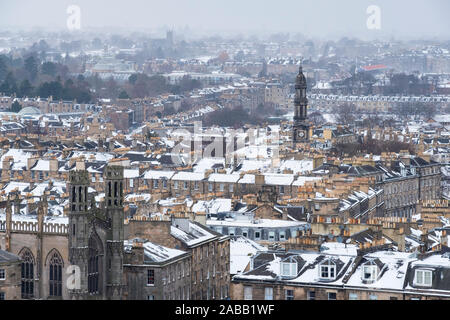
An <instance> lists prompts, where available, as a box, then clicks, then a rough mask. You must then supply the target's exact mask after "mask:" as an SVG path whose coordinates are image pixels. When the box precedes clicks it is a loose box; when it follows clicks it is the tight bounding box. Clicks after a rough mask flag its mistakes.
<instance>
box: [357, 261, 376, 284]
mask: <svg viewBox="0 0 450 320" xmlns="http://www.w3.org/2000/svg"><path fill="white" fill-rule="evenodd" d="M377 271H378V268H377V266H376V265H372V264H370V263H368V264H365V265H363V266H362V275H361V278H362V280H363V281H365V282H374V281H375V280H376V279H377Z"/></svg>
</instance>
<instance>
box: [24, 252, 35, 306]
mask: <svg viewBox="0 0 450 320" xmlns="http://www.w3.org/2000/svg"><path fill="white" fill-rule="evenodd" d="M20 257H21V258H22V272H21V280H22V299H32V298H34V261H35V260H34V256H33V254H32V253H31V251H30V250H29V249H27V248H24V249H23V250H22V252H21V254H20Z"/></svg>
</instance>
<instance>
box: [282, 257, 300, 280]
mask: <svg viewBox="0 0 450 320" xmlns="http://www.w3.org/2000/svg"><path fill="white" fill-rule="evenodd" d="M281 276H282V277H295V276H297V262H296V261H295V260H294V259H292V258H291V259H288V260H286V261H284V262H281Z"/></svg>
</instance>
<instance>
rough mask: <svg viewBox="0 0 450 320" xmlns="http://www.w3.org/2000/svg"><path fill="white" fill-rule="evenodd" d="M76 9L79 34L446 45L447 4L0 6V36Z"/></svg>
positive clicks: (259, 0)
mask: <svg viewBox="0 0 450 320" xmlns="http://www.w3.org/2000/svg"><path fill="white" fill-rule="evenodd" d="M70 5H77V6H79V7H80V9H81V31H91V30H94V29H97V30H98V29H99V28H101V29H106V28H107V29H109V30H111V31H112V30H122V31H130V32H132V31H142V32H152V31H153V32H155V31H157V30H161V29H164V28H173V29H174V30H185V28H186V26H187V27H188V28H189V30H190V31H191V32H195V33H197V34H201V33H204V34H211V35H212V34H220V33H222V34H226V33H228V34H230V33H232V34H255V35H264V34H268V33H277V32H289V33H291V34H296V33H300V34H303V35H304V36H306V37H317V38H336V37H343V36H347V37H357V38H361V39H365V40H370V39H375V38H396V39H440V40H449V39H450V19H448V17H446V14H448V12H450V2H449V1H448V0H430V1H426V2H425V1H421V0H410V1H407V0H397V1H390V0H342V1H335V0H315V1H314V2H311V1H303V0H279V1H276V2H274V1H268V0H245V1H238V0H229V1H226V2H218V1H211V0H209V1H207V0H166V1H164V2H162V1H145V0H129V1H126V2H120V3H116V2H115V3H111V1H107V0H96V1H95V2H93V1H87V0H59V1H51V0H40V1H31V0H15V1H14V2H6V3H2V4H0V30H3V31H4V30H6V29H8V30H11V29H13V30H16V31H18V30H49V29H50V30H68V29H67V26H66V23H67V19H68V17H69V14H68V13H67V8H68V7H69V6H70ZM370 5H377V6H378V7H379V8H380V10H381V29H380V30H369V29H368V28H367V26H366V21H367V19H368V17H369V14H367V13H366V10H367V8H368V7H369V6H370Z"/></svg>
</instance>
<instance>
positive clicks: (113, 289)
mask: <svg viewBox="0 0 450 320" xmlns="http://www.w3.org/2000/svg"><path fill="white" fill-rule="evenodd" d="M88 188H89V175H88V172H87V171H72V172H70V176H69V183H68V194H69V206H70V208H69V212H68V217H49V216H47V200H46V196H44V197H43V198H42V199H41V201H40V202H39V205H38V209H37V212H36V214H35V215H21V214H20V213H19V210H20V209H19V208H20V201H21V200H20V198H19V195H15V196H14V195H13V199H11V198H10V196H8V198H7V200H6V201H3V202H1V203H0V208H3V211H4V212H5V213H0V249H3V250H6V251H8V252H11V253H13V254H16V255H18V256H19V257H20V258H21V260H22V263H21V298H22V299H121V298H122V294H123V290H124V288H123V250H124V249H123V247H124V244H123V240H124V232H123V230H124V208H123V167H120V166H112V165H109V166H108V167H107V168H106V170H105V190H106V191H105V201H104V202H103V203H101V206H100V208H98V207H97V206H96V203H95V200H94V198H93V197H90V196H89V194H88ZM13 211H14V213H13ZM73 266H78V267H79V269H77V270H74V269H75V268H74V267H73ZM77 271H79V272H78V273H79V274H80V278H79V283H77V281H69V283H70V284H72V285H73V287H71V286H67V285H66V284H67V280H68V279H69V277H70V279H69V280H73V279H74V278H75V277H74V276H73V272H75V273H77ZM75 273H74V274H75ZM77 284H79V285H78V286H77ZM68 287H70V288H74V289H68Z"/></svg>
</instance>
